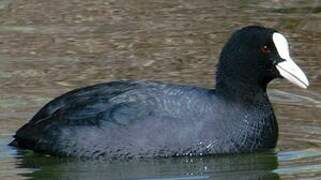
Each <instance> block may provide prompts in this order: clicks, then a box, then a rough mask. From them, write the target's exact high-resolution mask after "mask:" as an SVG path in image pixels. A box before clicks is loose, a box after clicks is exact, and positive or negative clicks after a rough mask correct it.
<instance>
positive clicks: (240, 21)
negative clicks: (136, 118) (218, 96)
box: [0, 0, 321, 180]
mask: <svg viewBox="0 0 321 180" xmlns="http://www.w3.org/2000/svg"><path fill="white" fill-rule="evenodd" d="M249 24H261V25H265V26H269V27H275V28H277V29H279V30H280V31H281V32H283V33H284V34H286V36H287V37H288V39H289V41H290V46H291V47H290V48H291V52H292V56H293V57H294V59H295V60H296V62H297V63H298V64H299V65H300V67H302V69H303V70H304V72H306V74H307V76H308V77H309V80H310V82H311V86H310V87H309V89H308V90H304V89H299V88H297V87H295V86H294V85H292V84H290V83H288V82H286V81H285V80H277V81H274V82H273V83H272V84H271V85H270V86H269V94H270V97H271V100H272V102H273V105H274V109H275V113H276V116H277V118H278V122H279V127H280V138H279V143H278V146H277V149H276V151H275V152H267V153H256V154H241V155H232V156H211V157H206V156H204V157H198V158H197V157H182V158H167V159H153V160H152V159H149V160H130V161H112V162H105V161H83V160H72V159H64V158H54V157H50V156H46V155H39V154H35V153H33V152H31V151H18V150H16V149H13V148H10V147H8V146H6V144H7V143H8V142H9V141H10V140H11V135H12V134H13V133H14V132H15V130H16V129H17V128H18V127H20V126H21V125H22V124H24V123H25V122H26V121H27V120H28V119H30V118H31V117H32V115H33V114H34V113H35V112H36V111H37V110H38V109H39V108H40V107H41V106H43V105H44V104H45V103H46V102H48V101H49V100H50V99H51V98H53V97H55V96H57V95H59V94H61V93H63V92H66V91H67V90H70V89H73V88H76V87H80V86H86V85H90V84H95V83H98V82H106V81H110V80H114V79H152V80H161V81H166V82H173V83H184V84H193V85H198V86H203V87H212V85H213V83H214V82H213V77H214V71H213V69H215V68H214V67H215V64H216V62H217V59H218V54H219V52H220V49H221V48H222V46H223V44H224V42H225V41H226V39H227V37H228V36H229V35H230V32H231V31H232V30H234V29H236V28H240V27H242V26H245V25H249ZM320 29H321V2H320V1H318V0H311V1H303V0H301V1H300V0H297V1H284V0H262V1H254V0H243V1H223V0H217V1H211V0H201V1H193V0H184V1H182V0H164V1H156V0H150V1H144V0H133V1H125V0H117V1H114V0H108V1H105V0H92V1H80V0H71V1H64V0H55V1H36V0H16V1H12V0H2V1H0V84H1V87H0V179H10V180H11V179H25V178H34V179H46V178H48V177H51V179H77V178H82V179H213V178H215V179H260V178H261V179H278V178H281V179H298V178H301V179H305V178H306V179H320V178H321V148H320V147H321V70H320V65H321V61H320V52H321V46H320V44H321V36H320V35H321V34H320V33H321V32H320Z"/></svg>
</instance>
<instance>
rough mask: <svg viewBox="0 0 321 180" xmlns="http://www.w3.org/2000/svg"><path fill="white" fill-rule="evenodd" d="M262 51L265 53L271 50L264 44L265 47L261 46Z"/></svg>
mask: <svg viewBox="0 0 321 180" xmlns="http://www.w3.org/2000/svg"><path fill="white" fill-rule="evenodd" d="M261 52H262V53H264V54H267V53H270V52H271V50H270V48H269V47H268V46H267V45H264V46H263V47H261Z"/></svg>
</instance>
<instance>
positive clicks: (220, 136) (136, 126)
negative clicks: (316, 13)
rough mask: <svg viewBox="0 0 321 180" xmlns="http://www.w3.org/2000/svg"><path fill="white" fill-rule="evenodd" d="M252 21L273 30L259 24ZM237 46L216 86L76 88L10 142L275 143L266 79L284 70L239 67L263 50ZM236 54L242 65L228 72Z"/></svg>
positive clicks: (173, 146) (89, 153)
mask: <svg viewBox="0 0 321 180" xmlns="http://www.w3.org/2000/svg"><path fill="white" fill-rule="evenodd" d="M249 29H251V31H255V32H256V31H259V32H260V31H264V32H265V31H267V32H269V33H273V31H272V30H271V29H260V28H259V27H251V28H249ZM240 31H242V30H240ZM243 31H245V30H243ZM234 36H236V35H234ZM235 38H236V40H238V41H239V39H237V38H238V36H236V37H234V40H233V37H232V40H230V41H229V42H231V41H232V42H233V41H236V40H235ZM235 47H237V46H235V45H234V44H232V45H228V44H227V45H226V46H225V48H224V49H223V52H222V54H221V58H220V63H219V66H218V73H217V79H216V89H205V88H200V87H194V86H186V85H175V84H166V83H161V82H154V81H113V82H109V83H104V84H98V85H94V86H89V87H85V88H80V89H76V90H73V91H70V92H68V93H66V94H64V95H62V96H60V97H57V98H56V99H54V100H53V101H51V102H49V103H48V104H47V105H45V106H44V107H43V108H42V109H41V110H40V111H39V112H38V113H37V114H36V115H35V116H34V117H33V118H32V119H31V120H30V122H28V123H27V124H25V125H24V126H23V127H22V128H20V129H19V130H18V131H17V133H16V135H15V140H14V141H13V142H12V143H11V145H14V146H17V147H22V148H27V149H32V150H35V151H39V152H45V153H49V154H54V155H61V156H76V157H91V158H96V157H105V158H129V157H163V156H182V155H202V154H203V155H208V154H218V153H239V152H253V151H260V150H266V149H271V148H274V147H275V146H276V142H277V137H278V128H277V122H276V119H275V116H274V113H273V109H272V106H271V103H270V101H269V99H268V96H267V93H266V85H267V83H268V82H270V81H271V80H272V79H274V78H275V77H277V76H278V75H279V74H278V73H277V71H276V69H275V68H274V67H273V66H272V65H271V66H270V64H268V63H269V62H263V63H266V64H263V65H262V64H260V63H262V62H260V63H254V64H258V66H259V67H260V68H265V69H264V71H263V72H262V73H259V74H258V75H257V74H256V73H255V71H253V70H251V69H248V70H247V69H243V70H242V66H244V67H247V66H248V65H249V64H247V63H248V62H250V63H251V64H253V61H254V62H255V61H256V59H255V58H254V57H256V56H258V55H257V54H255V53H257V52H255V53H254V55H255V56H253V55H252V56H249V57H242V53H243V52H246V53H247V50H243V51H240V52H239V53H238V54H237V55H238V56H232V55H233V54H232V55H227V54H226V52H225V51H230V50H235ZM241 47H242V46H241ZM233 48H234V49H233ZM233 58H234V59H233ZM235 58H236V59H235ZM233 61H237V62H238V67H237V68H239V69H236V70H235V71H233V72H230V70H231V69H233V66H232V65H233ZM271 64H272V63H271ZM244 67H243V68H244ZM240 73H241V75H240ZM244 80H246V81H244Z"/></svg>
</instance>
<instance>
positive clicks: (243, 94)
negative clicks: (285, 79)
mask: <svg viewBox="0 0 321 180" xmlns="http://www.w3.org/2000/svg"><path fill="white" fill-rule="evenodd" d="M216 94H217V95H219V96H220V97H223V98H224V99H228V100H232V101H238V102H244V103H249V104H256V102H258V103H262V102H266V103H269V100H268V97H267V93H266V85H263V86H262V85H260V84H258V83H257V84H256V83H255V82H249V81H244V80H240V79H237V78H224V79H223V80H220V79H217V82H216Z"/></svg>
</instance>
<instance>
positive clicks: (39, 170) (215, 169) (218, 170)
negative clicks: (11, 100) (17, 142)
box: [17, 151, 279, 179]
mask: <svg viewBox="0 0 321 180" xmlns="http://www.w3.org/2000/svg"><path fill="white" fill-rule="evenodd" d="M17 159H18V161H17V162H18V166H19V168H27V169H30V168H33V169H35V170H34V172H33V173H30V174H29V173H28V174H25V175H24V176H26V177H28V178H32V179H43V178H48V177H50V179H106V178H107V179H213V178H214V179H279V176H278V174H276V173H274V172H273V170H274V169H276V168H277V166H278V163H277V155H276V154H275V153H272V152H264V153H255V154H237V155H216V156H204V157H173V158H156V159H131V160H108V161H107V160H79V159H71V158H58V157H52V156H47V155H41V154H36V153H33V152H31V151H19V152H18V156H17Z"/></svg>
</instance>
